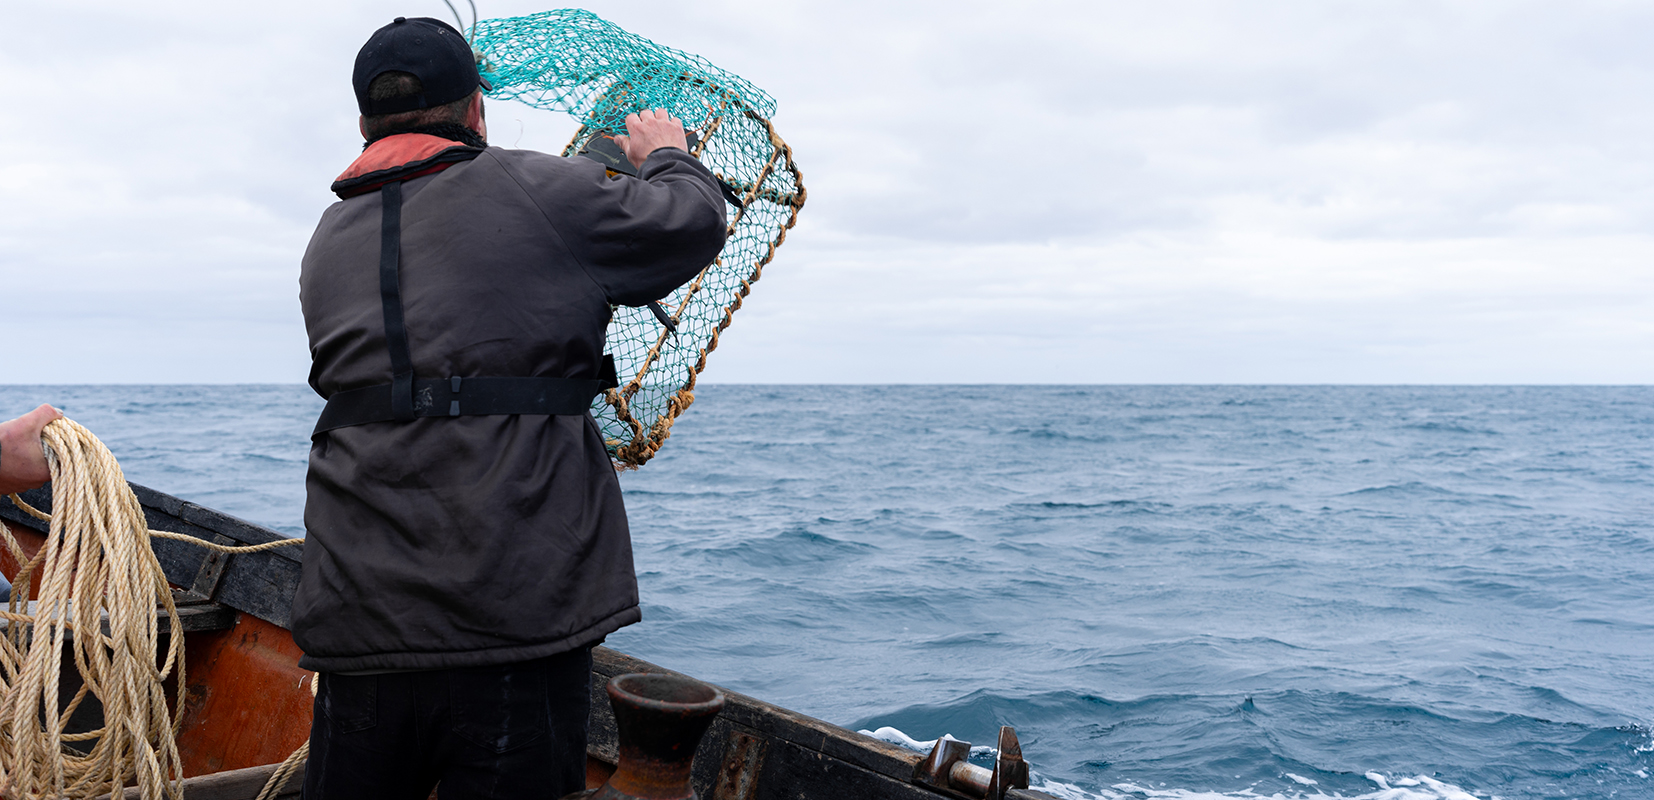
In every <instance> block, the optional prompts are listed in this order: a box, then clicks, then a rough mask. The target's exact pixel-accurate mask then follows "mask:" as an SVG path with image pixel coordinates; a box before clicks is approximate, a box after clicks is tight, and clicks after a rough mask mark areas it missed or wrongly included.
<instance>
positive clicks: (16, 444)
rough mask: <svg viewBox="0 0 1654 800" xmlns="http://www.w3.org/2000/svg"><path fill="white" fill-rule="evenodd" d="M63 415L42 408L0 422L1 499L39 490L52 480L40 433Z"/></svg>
mask: <svg viewBox="0 0 1654 800" xmlns="http://www.w3.org/2000/svg"><path fill="white" fill-rule="evenodd" d="M62 416H63V414H62V413H61V412H59V411H58V410H57V409H55V408H52V407H51V406H49V405H41V406H39V407H37V408H36V409H35V410H33V411H30V412H29V413H27V414H24V415H23V416H21V417H18V418H17V419H9V420H6V421H5V422H0V497H4V496H5V495H8V494H16V493H17V492H26V491H28V490H30V489H34V488H38V487H40V486H42V485H44V484H45V483H46V482H47V481H49V480H51V479H52V473H51V472H50V471H48V470H47V468H46V452H45V451H44V450H42V449H41V447H40V431H41V430H42V429H44V428H45V427H46V425H47V424H48V423H50V422H51V421H52V420H54V419H58V418H59V417H62Z"/></svg>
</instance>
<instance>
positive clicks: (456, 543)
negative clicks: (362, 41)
mask: <svg viewBox="0 0 1654 800" xmlns="http://www.w3.org/2000/svg"><path fill="white" fill-rule="evenodd" d="M352 83H353V85H354V87H355V90H356V97H357V104H358V107H359V108H360V110H361V112H362V117H361V124H360V127H361V131H362V134H363V137H364V138H365V139H366V140H367V145H366V147H365V150H364V152H363V153H362V155H361V157H360V158H358V159H357V160H356V162H355V163H353V164H352V165H351V166H350V167H349V168H348V169H346V170H345V172H344V174H342V175H341V176H340V177H339V180H338V181H337V182H335V183H334V184H333V189H334V191H335V192H336V193H337V194H338V195H339V197H340V198H341V200H340V202H338V203H335V204H334V205H333V206H331V207H330V208H328V209H327V211H326V212H325V213H324V214H323V215H322V220H321V222H320V224H319V225H318V226H317V228H316V233H315V235H314V237H313V238H312V239H311V241H310V246H309V248H308V249H307V250H306V252H305V255H304V262H303V270H302V274H301V277H300V280H299V289H300V292H299V297H300V302H301V304H302V306H303V310H304V317H305V325H306V328H307V329H308V331H309V336H310V351H311V357H312V361H313V366H312V369H311V373H310V384H311V386H312V387H314V388H315V389H316V391H317V392H318V393H320V394H321V395H322V396H324V397H327V398H329V400H328V405H327V408H326V410H325V411H324V412H323V414H322V418H321V420H320V421H319V422H318V424H317V432H316V433H315V434H314V436H313V441H312V447H311V451H310V471H309V476H308V478H307V482H306V488H307V495H308V496H307V502H306V506H305V527H306V530H307V532H308V533H307V538H306V542H305V552H304V568H303V573H302V578H301V580H300V583H299V587H298V591H297V593H296V596H295V598H294V602H293V634H294V638H295V639H296V640H297V642H298V643H299V645H300V646H301V647H302V648H303V649H304V651H305V655H304V658H303V660H301V662H300V664H301V666H303V667H305V668H307V669H313V670H316V671H318V672H319V673H321V675H320V679H319V680H320V683H319V687H320V690H319V694H318V696H317V700H316V712H315V719H314V722H313V724H312V729H311V744H310V746H311V749H310V762H309V765H308V767H307V769H306V773H305V796H306V797H307V798H310V800H316V799H317V798H324V799H339V798H352V799H359V798H409V799H410V800H413V799H415V798H424V797H425V796H426V795H427V794H428V793H429V791H430V790H431V787H432V786H433V785H435V784H438V783H440V789H439V791H440V795H441V797H442V798H443V800H451V799H452V798H473V797H474V798H483V797H502V798H504V797H510V798H518V797H524V798H526V797H545V798H557V797H561V796H562V795H563V794H565V793H568V792H572V791H577V790H579V789H581V788H583V787H584V775H585V747H586V739H585V736H586V733H585V721H586V714H587V711H588V708H587V706H588V699H587V698H588V688H587V687H588V683H589V681H590V674H591V647H592V646H594V645H595V644H596V643H598V642H600V641H601V640H602V639H603V637H604V636H606V635H608V634H609V633H612V632H613V631H615V630H616V629H618V628H620V627H621V626H623V625H629V624H631V623H633V622H636V621H638V620H639V619H640V618H641V615H640V613H639V611H638V607H637V606H638V597H637V584H636V578H635V576H634V574H633V570H632V552H631V541H630V538H629V533H628V531H627V526H626V517H625V510H624V508H623V507H622V505H621V496H620V488H619V483H618V482H617V480H616V478H615V473H614V469H613V467H612V466H611V465H610V462H609V458H608V455H607V453H606V452H605V451H604V446H603V440H602V437H601V436H600V435H599V432H598V429H597V426H596V423H595V422H594V421H593V420H592V418H591V416H590V415H589V414H587V413H586V411H585V408H586V406H587V405H588V404H589V403H590V401H591V399H592V397H593V395H594V394H595V393H596V392H597V391H599V390H600V389H601V388H602V386H604V385H605V384H604V383H603V382H602V379H603V378H604V365H605V363H606V359H605V357H604V354H603V337H604V331H605V328H606V326H607V324H608V322H609V317H610V313H611V306H612V305H614V304H623V305H643V304H646V303H648V302H651V301H654V300H657V299H659V298H662V297H664V296H665V295H666V294H667V293H669V292H670V291H671V290H672V289H674V288H676V287H677V286H680V285H682V284H683V283H684V282H686V281H687V280H689V279H690V278H691V277H693V276H694V275H695V274H696V273H697V272H698V271H699V270H700V269H702V268H703V267H705V266H706V265H707V264H709V263H710V262H711V261H712V259H713V258H714V257H716V255H717V254H718V251H719V250H720V249H721V248H722V246H723V241H724V226H725V224H726V223H725V218H724V205H723V200H722V199H721V197H720V194H719V190H718V185H717V183H716V179H715V178H714V177H713V176H712V174H711V173H710V172H708V171H707V169H706V168H705V167H704V166H702V165H701V163H700V162H699V161H697V160H696V159H695V158H694V157H692V156H690V155H689V153H688V152H687V147H686V139H685V134H684V130H683V126H682V124H681V123H680V122H678V121H677V120H675V119H673V118H671V117H670V116H668V115H667V114H665V113H664V112H661V111H650V112H644V113H641V114H634V115H632V116H630V117H628V118H627V119H626V129H627V135H626V136H620V137H616V138H617V140H618V142H619V143H620V145H621V146H622V148H623V149H624V150H625V152H626V154H627V157H628V159H629V160H631V161H632V162H633V163H634V164H635V165H637V166H638V167H639V172H638V174H639V177H636V178H633V177H629V176H621V177H618V178H615V179H610V178H607V177H605V173H604V170H603V168H602V167H601V166H599V165H598V164H597V163H596V162H593V161H590V160H587V159H584V158H573V159H565V158H560V157H555V156H549V155H546V154H543V153H535V152H529V151H521V150H505V149H500V148H495V147H487V145H486V138H487V127H486V125H485V123H484V115H483V101H482V90H483V89H486V88H488V87H487V85H486V84H485V83H483V81H482V79H481V76H480V75H479V74H478V72H477V68H476V64H475V61H474V57H473V55H472V53H471V51H470V49H469V47H468V46H467V45H466V43H465V41H464V39H463V38H462V37H461V36H460V35H459V34H458V33H457V32H456V31H455V30H454V29H452V28H450V27H449V26H448V25H446V24H444V23H442V22H439V21H437V20H433V19H403V18H398V19H397V20H396V21H395V22H393V23H391V24H390V25H387V26H385V27H383V28H381V29H379V30H378V31H377V32H375V33H374V34H373V37H372V38H370V39H369V40H368V43H367V44H366V45H364V46H363V48H362V50H361V52H360V53H359V54H358V55H357V59H356V66H355V72H354V75H353V79H352ZM609 373H610V375H612V367H611V368H610V370H609Z"/></svg>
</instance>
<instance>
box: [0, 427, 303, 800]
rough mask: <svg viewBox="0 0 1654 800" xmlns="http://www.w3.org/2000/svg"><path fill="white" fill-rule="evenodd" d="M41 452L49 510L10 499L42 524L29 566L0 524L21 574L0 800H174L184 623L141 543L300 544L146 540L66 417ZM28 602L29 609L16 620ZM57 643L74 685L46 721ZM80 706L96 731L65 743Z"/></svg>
mask: <svg viewBox="0 0 1654 800" xmlns="http://www.w3.org/2000/svg"><path fill="white" fill-rule="evenodd" d="M41 444H42V447H43V449H44V450H45V453H46V457H47V464H48V466H49V467H50V469H51V474H52V510H53V513H50V514H47V513H45V512H43V511H40V510H39V509H36V508H34V507H32V506H30V505H29V504H28V503H26V502H24V501H23V499H22V498H21V497H19V496H17V495H15V494H14V495H11V500H12V502H13V503H15V504H16V505H17V507H18V508H20V509H22V510H23V511H24V512H26V513H28V514H30V515H32V516H34V517H35V518H37V519H40V520H43V521H46V522H47V523H48V524H49V529H48V532H47V535H46V541H45V543H44V544H43V545H42V546H41V548H40V550H39V551H38V552H37V553H36V554H35V555H34V557H32V558H30V557H29V556H28V555H27V554H26V553H25V552H24V550H23V547H22V545H20V544H19V543H18V542H17V539H16V538H15V537H13V536H12V534H11V531H10V530H9V529H7V528H6V526H4V525H0V537H3V542H0V544H3V545H4V546H5V548H6V550H7V552H8V553H10V555H11V556H12V558H13V559H15V561H16V563H17V564H18V565H19V568H18V572H17V578H16V580H15V581H14V582H13V587H12V595H11V600H10V601H9V602H8V604H7V607H6V610H5V611H4V612H0V619H4V620H5V621H6V630H5V634H4V635H3V636H0V684H3V686H0V794H3V795H5V796H6V797H11V798H29V799H30V800H34V799H35V798H41V799H42V800H44V798H52V800H57V799H58V798H89V797H94V796H98V795H104V794H108V795H110V796H117V795H116V793H118V792H121V791H122V787H123V786H124V785H125V784H126V783H127V782H129V781H133V782H135V783H136V785H137V789H138V793H139V796H140V797H142V798H144V800H159V799H160V798H162V797H168V798H181V797H182V788H181V786H182V781H183V771H182V764H181V759H180V757H179V753H178V743H177V734H178V730H179V727H180V726H181V725H182V723H183V713H184V709H185V708H186V706H187V698H188V682H187V681H186V680H185V675H184V665H185V660H184V636H183V635H182V632H183V627H182V625H181V624H180V620H179V616H178V607H177V605H176V604H175V603H174V601H173V597H172V590H171V587H170V586H169V585H168V583H167V579H166V573H165V572H164V571H163V570H162V569H161V565H160V562H159V561H158V560H157V559H156V557H155V551H154V549H153V548H152V547H151V545H150V539H151V538H164V539H174V540H178V541H183V542H188V543H190V544H194V545H198V546H201V547H204V548H206V549H208V550H214V551H217V552H221V553H253V552H259V551H262V550H270V549H273V548H276V547H288V546H293V545H296V544H299V543H300V542H301V541H303V540H300V539H286V540H278V541H273V542H266V543H264V544H258V545H248V546H226V545H220V544H216V543H213V542H207V541H203V540H201V539H197V538H196V537H193V536H189V535H187V534H181V533H171V532H167V531H152V530H150V529H149V526H148V523H147V521H146V520H145V518H144V512H143V507H142V506H141V505H140V504H139V503H138V498H137V497H136V496H135V495H134V494H133V493H132V489H131V487H130V486H128V485H127V482H126V477H125V475H124V474H123V473H122V471H121V468H120V464H119V463H118V462H116V460H115V457H114V456H113V455H112V454H110V452H109V449H108V448H107V447H105V446H104V445H103V443H102V442H100V441H98V439H97V437H96V436H93V435H92V433H91V432H90V431H88V430H86V429H85V428H84V427H81V426H80V425H79V424H77V423H75V422H73V421H72V420H68V419H58V420H54V421H53V422H51V423H50V424H48V425H47V426H46V428H45V430H43V431H42V432H41ZM37 581H38V584H39V585H38V591H33V590H34V589H35V588H36V582H37ZM31 593H33V594H37V595H38V598H39V599H38V600H36V601H35V607H34V610H33V613H27V611H26V604H27V603H28V597H29V595H30V594H31ZM157 608H161V609H164V610H165V612H166V615H167V618H168V621H169V623H170V625H169V628H168V630H169V631H171V632H172V633H171V634H169V635H168V637H167V640H168V644H167V648H166V655H165V659H164V660H163V662H162V663H161V664H160V665H159V666H157V665H156V663H155V659H156V654H157V653H158V652H159V651H160V649H161V648H160V634H159V625H158V622H157V615H156V609H157ZM105 617H107V625H108V629H109V632H108V633H104V630H103V629H104V625H105V621H104V620H105ZM65 647H68V648H69V649H70V651H71V653H72V654H73V656H74V664H75V670H76V672H78V673H79V674H80V676H81V686H80V689H79V690H77V691H76V693H75V696H74V697H73V698H71V699H70V701H69V702H68V704H67V705H65V706H64V708H63V710H62V711H61V712H56V709H57V708H58V704H59V702H60V695H59V691H58V687H59V685H60V681H61V678H62V675H61V664H62V658H61V655H62V653H63V651H64V648H65ZM174 675H175V676H176V681H175V686H176V701H175V704H174V707H173V710H172V711H170V712H169V711H168V709H167V705H168V704H167V698H166V690H165V686H164V682H165V681H166V680H167V679H168V678H170V677H174ZM311 691H312V692H315V681H314V678H312V681H311ZM88 697H96V698H97V700H98V702H99V703H100V704H101V705H102V707H103V725H102V726H101V727H99V728H97V729H95V730H92V731H86V732H82V733H68V732H67V731H66V729H67V727H68V726H69V724H70V720H71V718H72V717H73V716H74V713H75V712H76V711H77V710H79V709H80V708H81V706H82V705H84V703H85V701H86V699H87V698H88ZM86 742H91V743H92V744H90V745H89V750H87V751H86V752H84V753H83V752H80V751H78V750H76V749H74V748H73V747H71V745H74V744H77V743H86ZM308 754H309V743H308V742H306V743H305V744H304V745H301V746H300V747H299V749H298V750H297V751H295V752H294V753H293V754H292V755H291V756H289V757H288V758H287V760H286V761H284V762H283V763H282V765H281V767H280V768H278V769H277V770H276V772H275V774H273V775H272V776H271V779H270V781H269V782H268V783H267V784H266V785H265V787H264V790H263V791H262V792H261V793H260V794H259V799H260V800H268V798H271V797H274V796H275V794H276V793H277V792H278V791H280V789H281V787H282V786H283V785H285V783H286V782H287V780H288V779H289V778H290V777H291V776H292V775H293V774H294V773H295V772H296V770H297V768H298V766H299V764H302V763H303V762H304V759H305V758H306V757H307V756H308Z"/></svg>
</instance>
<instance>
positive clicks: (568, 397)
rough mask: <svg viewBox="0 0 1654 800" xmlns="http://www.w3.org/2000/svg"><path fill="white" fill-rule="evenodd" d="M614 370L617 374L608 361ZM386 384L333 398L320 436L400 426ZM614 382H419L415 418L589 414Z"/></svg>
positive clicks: (320, 425)
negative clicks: (379, 424)
mask: <svg viewBox="0 0 1654 800" xmlns="http://www.w3.org/2000/svg"><path fill="white" fill-rule="evenodd" d="M604 362H605V364H606V365H608V370H609V371H611V372H612V370H613V369H614V367H613V366H612V365H613V363H614V362H613V361H612V360H610V359H609V358H608V357H607V356H605V357H604ZM393 385H394V384H389V383H381V384H379V385H378V386H367V387H363V388H361V389H350V390H347V391H343V392H337V393H335V394H334V395H333V396H332V397H329V398H327V407H326V408H323V409H322V416H321V419H318V420H316V429H315V430H313V431H311V432H310V435H311V436H315V435H316V434H318V433H321V432H323V431H330V430H333V429H334V428H348V427H350V426H352V425H366V424H368V423H370V422H394V421H396V420H398V419H399V417H398V416H397V413H396V410H395V409H394V408H392V404H391V391H392V389H391V387H392V386H393ZM614 385H615V382H614V380H613V379H612V378H603V379H594V380H578V379H575V378H449V379H447V380H434V381H414V382H413V403H412V412H413V414H412V416H408V417H406V419H414V418H417V417H473V416H486V415H491V414H549V415H565V414H566V415H573V414H584V413H586V410H587V409H589V408H591V404H592V400H593V399H595V398H596V397H597V394H598V392H601V391H603V390H604V389H608V388H610V387H613V386H614Z"/></svg>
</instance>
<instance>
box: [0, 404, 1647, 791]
mask: <svg viewBox="0 0 1654 800" xmlns="http://www.w3.org/2000/svg"><path fill="white" fill-rule="evenodd" d="M36 400H49V401H53V402H58V403H62V404H65V405H67V406H68V410H69V413H70V415H71V416H73V417H74V418H76V419H77V420H79V421H81V422H82V423H84V424H86V425H88V426H89V427H91V428H92V430H93V431H94V432H96V433H98V434H99V435H100V436H102V437H103V438H104V440H105V441H106V442H108V443H109V444H110V446H111V448H112V449H113V450H114V451H115V453H116V454H117V455H118V456H120V457H121V459H122V462H123V464H124V465H125V467H126V470H127V473H128V476H129V477H131V478H132V479H133V480H135V481H138V482H139V483H144V484H147V485H150V486H153V487H155V488H157V489H161V490H163V491H168V492H172V493H174V494H179V495H182V496H184V497H187V498H190V499H193V500H196V501H198V502H202V503H204V504H207V505H211V506H214V507H217V508H220V509H223V510H226V511H228V512H230V513H234V514H237V515H239V516H243V517H247V518H249V519H252V520H254V521H257V522H261V523H263V524H266V525H270V526H271V527H274V528H277V529H278V530H283V531H287V532H291V533H299V532H301V530H302V526H301V524H300V519H301V517H300V513H301V505H302V493H303V490H302V478H303V471H304V458H305V450H306V447H307V441H306V432H307V431H308V429H309V425H310V423H311V421H312V420H313V418H314V415H315V413H316V412H317V410H318V408H319V403H318V402H317V401H316V400H315V398H314V397H312V396H310V395H309V393H308V390H307V389H304V388H302V387H71V388H61V387H50V388H39V387H0V413H5V415H6V416H11V415H14V414H15V413H18V412H20V411H22V410H24V409H25V407H26V406H28V405H29V404H31V403H32V402H34V401H36ZM622 485H623V486H624V487H625V489H626V495H627V503H628V507H629V508H630V511H631V516H632V523H633V535H634V539H635V543H636V547H637V560H638V569H639V577H640V581H641V584H642V588H643V598H644V620H645V621H644V622H643V623H642V624H639V625H637V626H634V627H632V628H628V629H626V630H624V631H622V632H621V633H619V634H617V635H615V636H613V637H611V639H610V643H611V644H612V645H614V646H616V647H618V648H620V649H622V650H625V651H627V652H630V653H633V654H635V655H638V656H640V657H643V658H647V659H650V660H652V661H656V662H658V663H661V664H663V665H666V666H670V667H673V668H676V669H680V670H683V671H686V672H689V673H692V674H696V675H699V676H701V677H704V678H706V679H708V680H712V681H714V682H717V683H720V684H723V685H725V686H728V687H730V688H733V689H736V690H738V691H741V692H745V693H748V694H752V695H755V696H758V697H761V698H764V699H767V700H771V701H774V702H777V703H780V704H782V705H786V706H789V707H793V708H796V709H799V710H801V711H804V712H807V713H810V714H813V715H816V716H820V717H823V718H825V719H828V720H831V721H834V722H838V723H840V724H845V725H848V726H851V727H855V728H860V729H866V730H872V731H878V730H880V729H888V730H882V731H880V732H881V735H883V736H885V737H887V738H891V739H897V740H899V739H902V738H903V737H910V738H912V739H918V740H928V739H934V738H935V737H937V736H939V735H942V734H952V735H953V736H956V737H958V738H961V739H967V740H970V741H972V742H977V743H979V744H981V743H989V742H991V741H992V739H993V736H994V732H995V731H996V726H998V725H1000V724H1011V725H1015V726H1016V727H1017V729H1018V731H1019V732H1020V734H1021V737H1022V742H1023V747H1024V751H1025V753H1026V754H1027V755H1028V757H1029V759H1030V761H1031V762H1032V763H1033V766H1034V769H1035V772H1036V784H1042V785H1043V786H1044V787H1045V789H1046V791H1049V792H1052V793H1054V794H1059V795H1064V796H1069V797H1076V798H1083V797H1094V796H1095V797H1106V798H1115V797H1173V798H1206V797H1220V796H1221V797H1252V796H1264V797H1270V796H1274V795H1277V794H1278V795H1280V796H1282V797H1287V798H1292V797H1304V798H1317V797H1327V798H1332V797H1346V798H1348V797H1360V798H1370V799H1371V800H1423V799H1425V798H1466V797H1474V798H1480V799H1482V800H1487V799H1488V798H1493V797H1499V798H1504V799H1505V800H1516V799H1517V798H1590V799H1594V798H1650V797H1654V778H1651V772H1654V742H1651V735H1650V729H1649V727H1648V726H1649V725H1650V723H1654V603H1651V602H1650V601H1651V599H1654V388H1648V387H1630V388H1592V387H1553V388H1500V387H1485V388H1455V387H1429V388H1415V387H1394V388H1389V387H1006V386H996V387H940V386H938V387H916V386H901V387H845V386H834V387H750V386H746V387H743V386H711V387H705V388H703V390H702V391H700V392H699V393H698V399H697V402H696V404H695V406H694V407H693V408H692V409H691V410H690V412H689V413H688V415H687V416H686V418H685V419H684V420H683V421H682V422H680V424H679V425H678V427H677V428H676V429H675V431H674V435H673V437H672V439H671V441H670V442H669V443H668V444H667V446H666V448H665V449H664V450H663V451H662V455H661V457H660V458H658V459H657V460H655V461H654V462H652V463H651V464H649V465H648V466H646V467H644V468H643V469H642V470H641V471H639V472H635V473H628V474H626V475H624V476H623V477H622Z"/></svg>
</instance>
